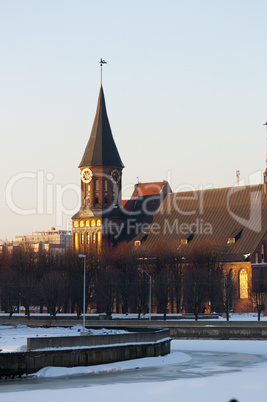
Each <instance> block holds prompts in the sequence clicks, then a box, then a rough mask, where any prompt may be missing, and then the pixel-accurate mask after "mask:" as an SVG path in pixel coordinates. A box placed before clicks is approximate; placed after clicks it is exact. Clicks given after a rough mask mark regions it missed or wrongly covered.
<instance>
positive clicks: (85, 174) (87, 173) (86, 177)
mask: <svg viewBox="0 0 267 402" xmlns="http://www.w3.org/2000/svg"><path fill="white" fill-rule="evenodd" d="M92 178H93V173H92V171H91V170H90V169H89V168H85V169H83V170H82V171H81V179H82V181H83V182H84V183H90V181H91V180H92Z"/></svg>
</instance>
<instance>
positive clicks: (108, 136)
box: [79, 85, 124, 167]
mask: <svg viewBox="0 0 267 402" xmlns="http://www.w3.org/2000/svg"><path fill="white" fill-rule="evenodd" d="M84 166H116V167H124V165H123V163H122V161H121V158H120V155H119V152H118V150H117V147H116V144H115V141H114V139H113V135H112V132H111V128H110V125H109V121H108V115H107V111H106V104H105V98H104V92H103V88H102V85H101V88H100V92H99V98H98V104H97V110H96V116H95V120H94V124H93V128H92V131H91V135H90V138H89V141H88V144H87V146H86V148H85V151H84V154H83V158H82V161H81V163H80V165H79V167H84Z"/></svg>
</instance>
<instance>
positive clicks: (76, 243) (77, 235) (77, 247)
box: [74, 232, 79, 250]
mask: <svg viewBox="0 0 267 402" xmlns="http://www.w3.org/2000/svg"><path fill="white" fill-rule="evenodd" d="M74 241H75V248H76V250H78V249H79V233H77V232H76V233H75V239H74Z"/></svg>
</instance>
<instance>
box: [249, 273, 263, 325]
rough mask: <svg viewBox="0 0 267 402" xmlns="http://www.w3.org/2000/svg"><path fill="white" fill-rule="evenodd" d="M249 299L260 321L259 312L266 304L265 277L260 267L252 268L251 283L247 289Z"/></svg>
mask: <svg viewBox="0 0 267 402" xmlns="http://www.w3.org/2000/svg"><path fill="white" fill-rule="evenodd" d="M249 299H250V301H251V302H252V303H253V305H254V306H255V309H256V311H257V315H258V321H260V317H261V312H262V311H263V310H264V309H265V304H266V302H267V277H266V274H265V271H264V269H263V268H262V267H260V268H258V269H257V268H253V282H252V285H251V286H250V289H249Z"/></svg>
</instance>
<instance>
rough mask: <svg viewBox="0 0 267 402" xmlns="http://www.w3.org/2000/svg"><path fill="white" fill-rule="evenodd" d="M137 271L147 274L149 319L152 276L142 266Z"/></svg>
mask: <svg viewBox="0 0 267 402" xmlns="http://www.w3.org/2000/svg"><path fill="white" fill-rule="evenodd" d="M138 271H142V272H144V273H145V274H146V275H147V276H149V321H151V285H152V277H151V275H149V274H148V273H147V272H146V271H145V270H144V269H143V268H138Z"/></svg>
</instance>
